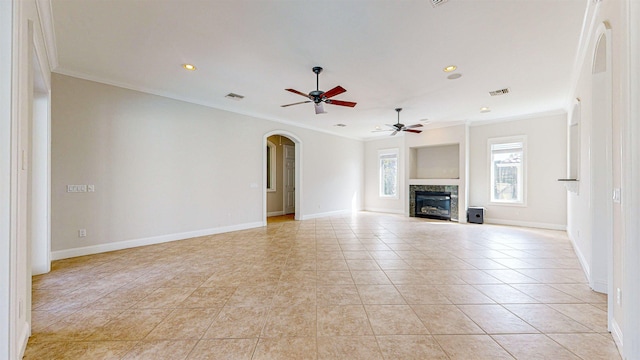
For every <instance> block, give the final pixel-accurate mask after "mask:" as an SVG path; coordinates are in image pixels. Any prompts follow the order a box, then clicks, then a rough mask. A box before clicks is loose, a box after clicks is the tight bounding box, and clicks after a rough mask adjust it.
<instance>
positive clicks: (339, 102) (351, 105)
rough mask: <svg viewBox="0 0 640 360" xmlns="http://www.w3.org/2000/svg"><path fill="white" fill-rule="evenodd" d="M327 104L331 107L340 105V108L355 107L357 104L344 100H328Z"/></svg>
mask: <svg viewBox="0 0 640 360" xmlns="http://www.w3.org/2000/svg"><path fill="white" fill-rule="evenodd" d="M325 102H326V103H327V104H331V105H340V106H348V107H354V106H356V103H354V102H351V101H342V100H327V101H325Z"/></svg>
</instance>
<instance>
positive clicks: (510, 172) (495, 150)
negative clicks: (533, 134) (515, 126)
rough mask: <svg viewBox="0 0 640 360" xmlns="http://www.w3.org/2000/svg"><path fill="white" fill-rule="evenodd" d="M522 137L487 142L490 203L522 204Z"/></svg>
mask: <svg viewBox="0 0 640 360" xmlns="http://www.w3.org/2000/svg"><path fill="white" fill-rule="evenodd" d="M525 146H526V138H525V137H524V136H518V137H511V138H500V139H490V140H489V153H490V158H491V162H490V170H489V171H490V172H491V202H495V203H504V204H524V198H525V193H524V189H525V186H524V179H525V177H524V172H525V168H526V167H525Z"/></svg>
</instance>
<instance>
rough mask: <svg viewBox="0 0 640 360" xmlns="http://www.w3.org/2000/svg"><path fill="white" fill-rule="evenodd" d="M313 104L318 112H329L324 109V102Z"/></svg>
mask: <svg viewBox="0 0 640 360" xmlns="http://www.w3.org/2000/svg"><path fill="white" fill-rule="evenodd" d="M313 106H314V107H315V109H316V114H326V113H327V112H326V111H324V106H322V103H317V104H313Z"/></svg>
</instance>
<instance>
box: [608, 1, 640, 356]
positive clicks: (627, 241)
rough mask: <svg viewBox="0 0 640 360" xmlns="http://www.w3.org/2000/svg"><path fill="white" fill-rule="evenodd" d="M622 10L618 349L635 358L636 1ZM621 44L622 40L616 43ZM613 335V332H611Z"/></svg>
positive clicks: (639, 149) (638, 296) (639, 61)
mask: <svg viewBox="0 0 640 360" xmlns="http://www.w3.org/2000/svg"><path fill="white" fill-rule="evenodd" d="M625 5H626V8H625V9H624V10H627V11H623V12H622V13H623V14H627V19H626V20H627V26H628V28H627V29H626V32H627V34H626V37H627V43H626V44H624V45H625V46H626V48H627V49H628V50H629V52H628V53H627V56H628V57H627V58H626V59H624V60H623V61H622V63H623V67H625V68H626V69H628V74H627V75H628V76H625V77H624V80H625V81H627V82H626V83H623V84H621V85H620V88H622V89H623V90H624V91H626V95H627V96H626V100H627V109H626V110H627V111H628V114H629V115H628V117H626V118H624V117H623V118H622V124H621V125H622V143H623V146H624V148H623V165H622V169H623V174H622V175H623V177H622V201H621V202H622V212H623V217H624V218H623V221H624V237H625V238H624V243H623V244H622V246H623V248H624V253H623V255H622V256H623V264H624V267H623V270H622V271H623V279H622V289H623V292H622V307H623V309H624V313H623V316H624V321H623V323H622V324H621V325H622V329H624V332H622V331H621V332H620V334H624V345H625V347H624V351H622V350H623V349H622V343H623V342H622V335H621V336H620V345H618V346H619V347H620V350H621V352H622V354H623V355H624V356H625V357H626V358H627V359H638V357H639V354H640V328H639V327H638V323H640V306H638V304H640V281H638V280H639V277H640V275H639V274H640V262H639V261H638V259H640V224H639V223H638V219H639V218H640V166H639V165H638V164H640V100H638V99H640V33H638V28H639V27H640V3H639V2H638V1H636V0H626V2H625ZM620 45H621V46H622V44H620ZM614 339H615V336H614Z"/></svg>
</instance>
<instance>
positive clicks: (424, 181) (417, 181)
mask: <svg viewBox="0 0 640 360" xmlns="http://www.w3.org/2000/svg"><path fill="white" fill-rule="evenodd" d="M409 185H443V186H447V185H455V186H462V181H461V180H460V179H409Z"/></svg>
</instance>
